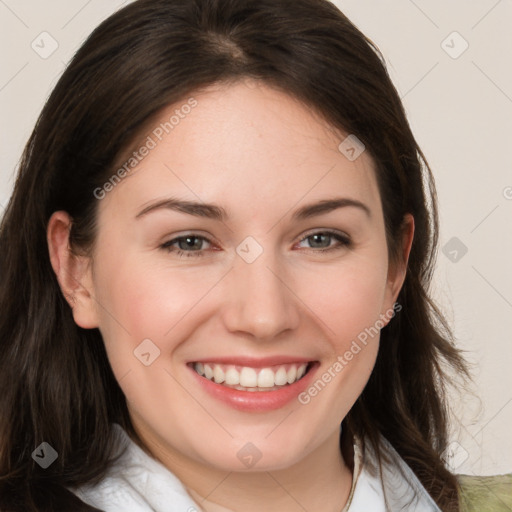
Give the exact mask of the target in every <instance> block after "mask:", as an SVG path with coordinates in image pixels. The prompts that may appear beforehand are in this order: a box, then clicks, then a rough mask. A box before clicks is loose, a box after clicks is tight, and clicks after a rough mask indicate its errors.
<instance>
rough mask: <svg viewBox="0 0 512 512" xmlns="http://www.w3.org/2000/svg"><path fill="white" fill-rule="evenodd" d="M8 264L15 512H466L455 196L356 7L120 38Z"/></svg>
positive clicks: (74, 88)
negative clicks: (414, 129) (453, 243)
mask: <svg viewBox="0 0 512 512" xmlns="http://www.w3.org/2000/svg"><path fill="white" fill-rule="evenodd" d="M429 204H430V205H431V208H430V209H429V207H428V205H429ZM0 240H1V244H2V255H1V259H0V261H1V267H0V268H1V278H2V283H3V287H2V291H1V295H0V296H1V299H0V301H1V302H0V311H1V313H0V333H1V339H2V344H1V351H2V352H1V356H2V357H1V359H0V361H1V362H0V365H1V372H0V380H1V387H2V389H3V390H4V393H3V394H2V397H1V399H0V417H1V418H2V420H1V422H0V439H2V443H1V444H0V509H1V510H16V511H21V510H23V511H30V510H34V511H35V510H55V511H57V510H84V511H86V510H98V509H99V510H105V511H114V510H130V511H137V510H158V511H160V510H189V511H192V510H199V509H203V510H207V511H216V510H235V511H239V510H244V511H251V510H261V509H264V510H268V511H272V510H287V511H291V510H319V509H320V507H321V508H322V510H328V511H331V510H332V511H339V510H342V509H343V510H348V511H350V512H357V511H360V510H443V511H452V510H453V511H455V510H459V506H460V501H461V500H460V496H459V485H458V483H457V478H456V476H455V475H453V474H452V473H450V471H449V470H448V469H447V468H446V466H445V464H444V460H443V452H444V450H445V448H446V445H447V405H446V402H445V388H446V385H447V383H449V380H448V376H447V374H446V373H445V369H444V368H450V369H451V370H453V371H454V372H455V373H456V374H458V375H460V376H462V377H467V376H468V373H467V369H466V365H465V363H464V361H463V359H462V357H461V355H460V354H459V352H458V350H457V349H456V348H455V347H454V345H453V343H452V341H451V337H450V333H449V329H448V328H447V326H446V324H445V323H444V321H443V318H442V316H441V314H440V313H439V311H438V310H437V309H436V308H435V306H434V305H433V303H432V302H431V300H430V298H429V296H428V294H427V290H428V286H429V283H430V280H431V275H432V268H433V267H432V266H433V259H434V253H435V249H436V244H437V213H436V203H435V191H434V185H433V180H432V177H431V174H430V170H429V168H428V166H427V164H426V162H425V159H424V157H423V155H422V153H421V150H420V149H419V147H418V146H417V143H416V142H415V140H414V137H413V135H412V133H411V130H410V127H409V125H408V123H407V120H406V116H405V113H404V110H403V107H402V105H401V102H400V99H399V97H398V95H397V92H396V90H395V88H394V87H393V85H392V83H391V81H390V79H389V77H388V75H387V72H386V69H385V66H384V64H383V61H382V59H381V58H380V55H379V53H378V51H377V50H376V48H375V47H374V46H373V45H372V43H371V42H370V41H369V40H368V39H367V38H365V36H363V35H362V34H361V33H360V32H359V31H358V30H357V29H356V28H355V27H354V26H353V25H352V24H351V23H350V22H349V21H348V20H347V19H346V17H345V16H344V15H343V14H342V13H340V12H339V11H338V10H337V9H336V8H335V7H334V6H333V5H332V4H330V3H329V2H327V1H325V0H293V1H291V0H278V1H276V0H257V1H252V0H247V1H236V0H172V1H169V0H138V1H136V2H134V3H133V4H130V5H129V6H127V7H125V8H124V9H122V10H120V11H119V12H117V13H115V14H114V15H113V16H111V17H110V18H109V19H107V20H106V21H105V22H103V23H102V24H101V25H100V26H99V27H98V28H97V29H96V30H95V31H94V32H93V34H92V35H91V36H90V37H89V39H88V40H87V41H86V42H85V43H84V45H83V46H82V48H81V49H80V50H79V51H78V52H77V54H76V55H75V57H74V58H73V60H72V62H71V63H70V64H69V66H68V68H67V70H66V71H65V73H64V74H63V76H62V77H61V79H60V80H59V82H58V84H57V86H56V87H55V90H54V91H53V93H52V95H51V97H50V98H49V100H48V102H47V104H46V106H45V108H44V110H43V112H42V114H41V116H40V118H39V120H38V122H37V125H36V128H35V130H34V132H33V134H32V136H31V138H30V140H29V142H28V144H27V147H26V150H25V153H24V155H23V159H22V162H21V166H20V171H19V176H18V179H17V182H16V186H15V190H14V193H13V195H12V198H11V201H10V203H9V206H8V208H7V210H6V212H5V215H4V218H3V222H2V230H1V236H0ZM340 425H341V430H340Z"/></svg>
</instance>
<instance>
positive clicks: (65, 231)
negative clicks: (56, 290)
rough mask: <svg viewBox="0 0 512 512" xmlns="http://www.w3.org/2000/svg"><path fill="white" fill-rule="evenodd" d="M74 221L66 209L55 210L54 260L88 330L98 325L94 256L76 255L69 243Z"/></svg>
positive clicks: (51, 229)
mask: <svg viewBox="0 0 512 512" xmlns="http://www.w3.org/2000/svg"><path fill="white" fill-rule="evenodd" d="M71 225H72V220H71V217H70V216H69V214H68V213H67V212H65V211H58V212H54V213H53V215H52V216H51V218H50V220H49V222H48V226H47V233H46V234H47V241H48V250H49V255H50V262H51V265H52V268H53V271H54V272H55V276H56V277H57V281H58V282H59V286H60V289H61V291H62V294H63V295H64V297H65V299H66V301H67V302H68V304H69V306H70V307H71V309H72V311H73V318H74V320H75V323H76V324H77V325H78V326H80V327H82V328H84V329H93V328H95V327H98V320H97V310H96V302H95V300H94V296H93V292H94V289H93V281H92V272H91V265H90V263H91V262H90V258H89V257H87V256H82V255H77V254H74V253H73V251H72V250H71V248H70V245H69V232H70V229H71Z"/></svg>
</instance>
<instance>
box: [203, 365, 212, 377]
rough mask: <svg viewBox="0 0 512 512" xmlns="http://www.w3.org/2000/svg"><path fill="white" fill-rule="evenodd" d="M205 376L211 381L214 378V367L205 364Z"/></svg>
mask: <svg viewBox="0 0 512 512" xmlns="http://www.w3.org/2000/svg"><path fill="white" fill-rule="evenodd" d="M204 376H205V377H206V378H207V379H210V380H211V378H212V377H213V370H212V367H211V366H210V365H209V364H205V365H204Z"/></svg>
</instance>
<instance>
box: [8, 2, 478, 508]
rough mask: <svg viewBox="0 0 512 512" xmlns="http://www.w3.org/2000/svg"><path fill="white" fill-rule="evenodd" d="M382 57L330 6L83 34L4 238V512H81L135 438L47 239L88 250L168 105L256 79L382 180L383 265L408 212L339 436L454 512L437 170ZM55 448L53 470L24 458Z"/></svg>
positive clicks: (168, 8)
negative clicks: (304, 110)
mask: <svg viewBox="0 0 512 512" xmlns="http://www.w3.org/2000/svg"><path fill="white" fill-rule="evenodd" d="M383 62H384V61H383V59H382V57H381V56H380V54H379V52H378V50H377V49H376V47H375V46H374V45H373V44H372V42H371V41H369V40H368V39H367V38H366V37H365V36H364V35H363V34H361V32H360V31H359V30H358V29H357V28H356V27H355V26H354V25H353V24H352V23H350V21H349V20H348V19H347V18H346V17H345V16H344V15H343V14H342V13H341V12H340V11H339V10H338V9H337V8H336V7H335V6H334V5H333V4H331V3H329V2H328V1H327V0H139V1H136V2H134V3H132V4H129V5H128V6H127V7H125V8H123V9H121V10H120V11H118V12H116V13H115V14H114V15H112V16H111V17H109V18H108V19H107V20H106V21H104V22H103V23H102V24H101V25H100V26H99V27H98V28H96V30H94V32H93V33H92V34H91V35H90V37H89V38H88V39H87V41H86V42H85V43H84V44H83V46H82V47H81V48H80V50H79V51H78V52H77V53H76V55H75V56H74V58H73V59H72V61H71V63H70V64H69V66H68V67H67V69H66V71H65V72H64V74H63V75H62V77H61V79H60V80H59V82H58V83H57V85H56V87H55V89H54V91H53V93H52V94H51V96H50V98H49V99H48V101H47V103H46V105H45V107H44V109H43V111H42V113H41V115H40V117H39V119H38V121H37V124H36V126H35V129H34V131H33V133H32V135H31V137H30V139H29V141H28V143H27V146H26V148H25V151H24V154H23V157H22V160H21V162H20V167H19V172H18V175H17V179H16V184H15V188H14V193H13V195H12V197H11V199H10V202H9V205H8V207H7V209H6V211H5V215H4V217H3V220H2V224H1V232H0V281H1V283H2V286H1V287H0V389H1V390H2V393H1V394H0V440H1V442H0V509H1V510H2V511H4V510H5V511H7V510H8V511H11V510H12V511H19V512H29V511H36V510H44V511H57V510H75V511H82V510H83V511H90V510H94V509H93V508H91V507H89V506H88V505H85V504H83V503H81V502H80V500H78V498H76V497H75V496H74V495H73V494H71V493H70V492H69V491H67V490H66V488H67V487H73V486H78V485H80V484H83V483H86V482H90V483H94V482H97V481H99V480H101V478H102V475H103V474H104V472H105V470H106V468H107V467H108V464H109V462H111V460H112V456H113V448H114V441H115V440H114V438H113V437H112V436H113V434H112V432H111V428H110V426H111V423H112V422H117V423H119V424H121V425H122V426H123V427H124V428H125V429H126V430H127V431H128V432H129V433H130V435H131V436H136V434H135V432H134V430H133V427H132V426H131V423H130V419H129V415H128V412H127V407H126V402H125V398H124V395H123V393H122V391H121V389H120V387H119V386H118V384H117V382H116V379H115V378H114V375H113V373H112V371H111V368H110V365H109V362H108V359H107V356H106V353H105V349H104V346H103V341H102V338H101V335H100V332H99V330H97V329H90V330H85V329H81V328H80V327H78V326H77V325H76V324H75V323H74V321H73V317H72V313H71V309H70V307H69V305H68V303H67V301H66V300H65V298H64V297H63V295H62V292H61V290H60V288H59V285H58V282H57V279H56V277H55V274H54V272H53V270H52V267H51V265H50V261H49V256H48V246H47V240H46V228H47V224H48V220H49V218H50V216H51V215H52V213H53V212H55V211H57V210H65V211H67V212H68V213H69V214H70V216H71V218H72V219H73V225H72V231H71V236H70V240H71V244H72V247H73V248H74V249H76V250H78V249H80V250H87V249H88V248H89V249H90V247H91V246H92V244H93V242H94V240H95V234H96V223H95V221H96V213H97V207H98V200H97V199H96V198H95V196H94V193H93V191H94V190H95V189H97V188H98V187H101V186H102V185H103V184H104V183H105V182H106V181H107V180H108V178H109V177H110V176H112V173H113V170H115V164H116V162H117V161H118V159H119V157H120V155H122V154H123V152H124V151H126V150H127V148H128V146H129V144H130V143H131V142H133V140H136V138H137V137H140V136H142V135H143V129H145V127H147V126H148V123H149V122H150V121H151V120H152V119H154V118H155V116H157V115H158V113H159V112H161V110H162V109H163V108H164V107H166V106H168V105H169V104H172V103H176V102H178V101H182V100H183V98H187V97H188V96H190V95H191V94H194V93H197V92H198V91H200V90H201V89H202V88H204V87H207V86H209V85H212V84H215V83H221V82H224V83H225V82H231V81H237V80H240V79H244V78H246V77H252V78H255V79H259V80H262V81H264V82H265V83H267V84H269V85H271V86H273V87H276V88H278V89H279V90H282V91H284V92H286V93H287V94H289V95H291V96H293V97H295V98H297V99H298V100H300V101H301V102H302V103H303V104H305V105H307V106H309V107H311V108H312V109H313V111H315V112H317V113H318V114H319V115H320V116H322V117H323V118H324V119H325V120H326V121H327V122H328V123H330V124H331V125H332V126H333V127H336V128H339V129H340V130H342V131H343V132H345V133H352V134H355V135H356V136H357V137H358V138H359V139H360V140H361V141H363V142H364V144H365V145H366V148H367V150H368V151H369V152H370V154H371V156H372V157H373V159H374V161H375V163H376V167H377V180H378V185H379V190H380V194H381V199H382V202H383V211H384V218H385V225H386V235H387V240H388V247H389V252H390V255H391V257H392V258H397V257H398V252H397V250H398V247H399V241H400V236H401V226H402V220H403V217H404V214H406V213H407V212H410V213H411V214H412V215H413V216H414V219H415V224H416V233H415V238H414V242H413V245H412V250H411V255H410V260H409V265H408V269H407V276H406V279H405V283H404V286H403V288H402V290H401V292H400V295H399V298H398V302H399V303H400V304H401V305H402V308H403V309H402V311H401V312H400V313H399V314H398V315H397V316H396V318H394V319H393V320H392V321H391V323H390V324H389V325H388V326H387V327H385V328H384V329H383V330H382V332H381V349H380V350H379V354H378V357H377V362H376V366H375V369H374V371H373V373H372V375H371V377H370V379H369V382H368V384H367V386H366V387H365V389H364V391H363V393H362V394H361V396H360V397H359V398H358V400H357V402H356V403H355V405H354V406H353V408H352V409H351V411H350V412H349V414H348V415H347V417H346V418H345V419H344V420H343V426H344V428H343V432H344V435H348V436H351V435H352V434H353V433H358V434H359V435H361V436H367V438H368V439H369V440H370V442H371V443H372V444H373V445H375V446H376V447H377V448H378V446H379V434H382V435H384V436H385V437H386V438H387V439H388V440H389V441H390V442H391V444H392V445H393V446H394V447H395V449H396V450H397V451H398V453H399V454H400V455H401V456H402V457H403V458H404V460H405V461H406V462H407V463H408V464H409V466H410V467H411V468H412V470H413V471H414V473H415V474H416V475H417V476H418V478H419V479H420V481H421V482H422V484H423V485H424V486H425V488H426V489H427V491H428V492H429V493H430V495H431V496H432V497H433V499H434V500H435V501H436V502H437V503H438V505H439V507H440V508H441V509H442V510H445V511H452V510H453V511H455V510H458V493H457V482H456V479H455V476H454V475H453V474H451V473H450V471H448V470H447V469H446V467H445V465H444V462H443V459H442V454H443V451H444V449H445V447H446V444H447V404H446V401H445V396H446V390H445V388H446V385H447V383H449V382H450V380H449V375H448V374H447V373H446V372H447V370H450V372H452V373H453V374H454V375H465V376H467V375H468V372H467V369H466V365H465V363H464V360H463V359H462V357H461V355H460V353H459V351H458V350H457V349H456V348H455V347H454V344H453V340H452V338H451V335H450V331H449V329H448V326H447V325H446V322H445V321H444V320H443V317H442V316H441V314H440V313H439V311H438V310H437V309H436V308H435V306H434V305H433V303H432V302H431V300H430V299H429V296H428V288H429V283H430V281H431V277H432V271H433V265H434V256H435V251H436V246H437V211H436V199H435V190H434V184H433V180H432V176H431V172H430V169H429V167H428V165H427V163H426V161H425V158H424V157H423V154H422V153H421V150H420V149H419V147H418V145H417V143H416V141H415V139H414V137H413V134H412V133H411V130H410V127H409V124H408V122H407V119H406V115H405V113H404V109H403V106H402V104H401V101H400V98H399V96H398V94H397V92H396V90H395V88H394V87H393V85H392V83H391V80H390V78H389V76H388V74H387V71H386V68H385V65H384V63H383ZM42 441H46V442H48V443H49V444H50V445H52V446H53V447H55V448H56V450H57V451H58V454H59V456H58V459H57V460H56V461H55V462H54V463H53V464H52V465H51V466H50V467H49V468H48V469H46V470H43V469H42V468H40V467H39V466H38V465H37V464H36V463H35V462H34V461H33V460H32V458H31V453H32V451H33V450H34V449H35V447H36V446H38V445H39V444H40V443H41V442H42Z"/></svg>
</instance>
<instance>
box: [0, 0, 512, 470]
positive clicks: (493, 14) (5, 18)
mask: <svg viewBox="0 0 512 512" xmlns="http://www.w3.org/2000/svg"><path fill="white" fill-rule="evenodd" d="M124 3H127V2H122V1H115V0H89V1H87V0H51V1H45V2H41V1H39V0H0V44H1V48H2V50H3V51H2V66H1V69H0V114H1V120H2V122H1V126H0V130H1V132H0V137H1V140H2V144H1V147H0V162H1V172H0V211H1V210H3V207H4V206H5V204H6V203H7V200H8V197H9V195H10V193H11V190H12V184H13V176H14V170H15V168H16V165H17V161H18V159H19V157H20V155H21V152H22V149H23V146H24V144H25V142H26V140H27V138H28V136H29V134H30V132H31V130H32V128H33V125H34V122H35V120H36V117H37V115H38V113H39V111H40V109H41V108H42V106H43V104H44V101H45V99H46V97H47V96H48V94H49V93H50V91H51V90H52V88H53V86H54V85H55V83H56V81H57V79H58V78H59V76H60V74H61V73H62V71H63V69H64V66H65V65H66V63H67V61H68V60H69V59H70V57H71V56H72V55H73V53H74V52H75V50H76V49H77V48H78V47H79V45H80V44H81V42H82V41H83V40H84V38H85V37H86V36H87V35H88V34H89V33H90V32H91V31H92V29H93V28H94V27H95V26H96V25H98V24H99V23H100V22H101V21H102V20H103V19H104V18H105V17H107V16H108V15H109V14H110V13H112V12H113V11H115V10H116V9H117V8H119V7H120V6H121V5H123V4H124ZM335 3H336V5H338V7H340V8H341V9H342V10H343V11H344V12H345V14H347V16H348V17H349V18H350V19H351V20H352V21H353V22H354V23H355V24H356V25H357V26H358V27H359V28H360V29H361V30H362V31H363V32H364V33H365V34H366V35H367V36H369V37H370V38H371V39H372V40H373V41H374V42H375V43H377V45H378V46H379V47H380V49H381V50H382V52H383V53H384V55H385V57H386V58H387V60H388V63H389V70H390V74H391V76H392V78H393V80H394V82H395V84H396V85H397V88H398V90H399V91H400V93H401V96H402V98H403V101H404V104H405V107H406V109H407V112H408V116H409V119H410V122H411V124H412V127H413V131H414V132H415V134H416V137H417V139H418V141H419V143H420V146H421V147H422V149H423V150H424V152H425V154H426V155H427V158H428V160H429V162H430V164H431V166H432V168H433V171H434V174H435V177H436V180H437V186H438V193H439V200H440V212H441V225H442V229H441V249H442V250H441V251H440V253H439V259H438V269H437V273H436V282H435V290H434V291H435V296H436V298H437V299H438V301H439V302H440V303H441V304H442V306H443V308H444V310H445V311H446V313H447V315H448V318H449V320H450V321H451V323H452V325H453V327H454V330H455V333H456V336H457V339H458V344H459V346H460V347H461V348H463V349H464V350H466V351H468V359H469V360H470V361H471V362H473V363H474V365H475V372H474V376H475V383H476V387H475V392H476V394H477V395H478V396H479V397H480V401H478V400H477V399H475V398H472V395H471V394H469V393H466V394H465V395H464V396H463V400H460V399H459V398H456V399H455V400H454V401H453V403H454V406H455V407H456V410H457V414H458V415H459V418H458V419H454V421H453V429H452V430H453V434H452V440H453V443H452V445H451V449H450V453H451V461H452V462H451V464H452V466H453V467H454V468H455V470H456V471H457V472H459V473H469V474H472V473H474V474H495V473H504V472H511V471H512V436H510V433H509V432H510V424H511V423H512V368H511V363H512V335H511V332H512V271H511V263H512V229H511V224H512V156H511V147H512V31H511V30H510V27H511V26H512V1H511V0H481V1H472V2H468V1H467V0H453V1H450V2H445V1H442V0H429V1H427V0H416V1H415V2H413V1H410V0H373V1H369V0H346V1H341V0H339V1H337V2H335ZM43 32H47V34H43V35H41V34H42V33H43ZM454 32H456V33H455V34H454ZM56 45H58V47H56V49H55V51H54V52H53V53H52V54H51V55H45V52H47V53H49V52H51V51H52V50H53V46H56ZM466 46H467V48H466ZM33 47H34V48H33ZM42 57H46V58H42ZM454 237H455V239H454ZM447 244H448V245H447ZM466 249H467V252H466V253H464V251H465V250H466Z"/></svg>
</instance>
